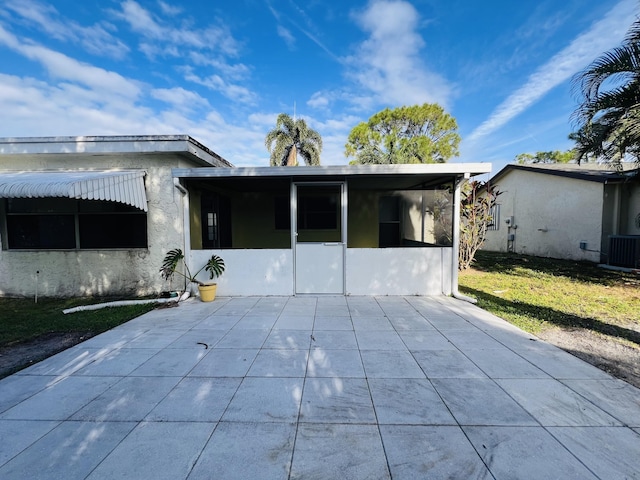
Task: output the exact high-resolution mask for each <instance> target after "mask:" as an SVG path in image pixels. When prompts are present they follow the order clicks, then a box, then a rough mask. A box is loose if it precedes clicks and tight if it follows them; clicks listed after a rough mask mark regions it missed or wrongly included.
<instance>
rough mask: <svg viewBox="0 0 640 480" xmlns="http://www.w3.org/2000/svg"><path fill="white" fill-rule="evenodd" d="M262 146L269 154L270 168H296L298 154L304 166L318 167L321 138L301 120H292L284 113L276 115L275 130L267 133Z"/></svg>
mask: <svg viewBox="0 0 640 480" xmlns="http://www.w3.org/2000/svg"><path fill="white" fill-rule="evenodd" d="M274 142H275V145H274ZM264 144H265V146H266V147H267V150H269V153H270V154H271V166H272V167H277V166H297V165H298V153H300V155H302V158H304V163H305V164H306V165H320V152H322V137H320V134H319V133H318V132H316V131H315V130H312V129H311V128H309V127H308V126H307V123H306V122H305V121H304V120H303V119H301V118H299V119H298V120H294V119H292V118H291V117H290V116H289V115H287V114H286V113H281V114H280V115H278V120H277V121H276V128H274V129H273V130H271V131H270V132H269V133H267V137H266V138H265V140H264Z"/></svg>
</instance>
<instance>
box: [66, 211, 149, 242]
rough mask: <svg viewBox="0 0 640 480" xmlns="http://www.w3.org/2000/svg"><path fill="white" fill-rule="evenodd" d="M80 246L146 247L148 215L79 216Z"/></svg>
mask: <svg viewBox="0 0 640 480" xmlns="http://www.w3.org/2000/svg"><path fill="white" fill-rule="evenodd" d="M79 228H80V248H145V247H146V246H147V216H146V215H144V214H139V215H137V214H136V215H118V214H104V215H89V214H84V215H80V216H79Z"/></svg>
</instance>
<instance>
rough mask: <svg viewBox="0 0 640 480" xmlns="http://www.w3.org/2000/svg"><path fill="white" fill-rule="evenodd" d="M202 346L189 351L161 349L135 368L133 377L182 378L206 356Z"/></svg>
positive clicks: (132, 373) (196, 346) (195, 346)
mask: <svg viewBox="0 0 640 480" xmlns="http://www.w3.org/2000/svg"><path fill="white" fill-rule="evenodd" d="M207 353H208V352H207V350H206V349H205V348H204V347H203V346H202V345H194V346H193V347H191V348H189V349H183V348H171V349H163V350H161V351H160V352H158V353H157V354H155V355H154V356H153V357H151V358H150V359H149V360H147V361H146V362H145V363H143V364H142V365H140V366H139V367H138V368H136V369H135V370H134V371H133V372H131V375H132V376H134V377H145V376H148V377H164V376H167V377H183V376H185V375H186V374H187V373H189V371H190V370H191V369H192V368H193V367H194V366H195V365H196V364H197V363H198V362H199V361H200V360H202V359H203V358H204V356H205V355H206V354H207Z"/></svg>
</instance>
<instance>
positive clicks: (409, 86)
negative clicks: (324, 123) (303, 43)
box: [347, 0, 452, 107]
mask: <svg viewBox="0 0 640 480" xmlns="http://www.w3.org/2000/svg"><path fill="white" fill-rule="evenodd" d="M354 19H355V21H356V23H357V24H358V25H359V26H360V27H361V28H362V29H363V30H364V31H365V32H366V33H368V35H369V38H368V39H367V40H366V41H364V42H363V43H362V44H361V45H360V46H359V47H358V48H357V51H356V53H355V54H354V55H352V56H350V57H349V58H347V64H348V66H349V68H350V70H349V76H350V77H351V78H352V79H354V80H355V81H356V83H358V84H359V85H360V86H362V87H364V88H366V89H367V90H368V91H370V92H372V93H373V95H375V97H376V100H377V101H378V103H382V104H387V105H394V106H396V105H398V106H399V105H411V104H420V103H424V102H435V103H439V104H441V105H443V106H445V107H446V106H447V104H448V102H449V99H450V97H451V94H452V91H451V88H450V86H449V85H448V84H447V82H446V80H445V79H444V78H443V77H441V76H440V75H438V74H436V73H434V72H431V71H430V70H429V69H428V68H427V66H426V64H425V61H424V59H423V57H422V56H421V50H422V48H423V47H424V40H423V39H422V37H421V36H420V35H419V33H418V32H417V29H418V24H419V22H420V17H419V14H418V12H417V10H416V9H415V7H413V5H411V4H410V3H409V2H406V1H402V0H374V1H372V2H371V3H369V5H368V6H367V8H366V9H365V10H364V11H361V12H359V13H357V14H354Z"/></svg>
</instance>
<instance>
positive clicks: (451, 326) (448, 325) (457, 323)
mask: <svg viewBox="0 0 640 480" xmlns="http://www.w3.org/2000/svg"><path fill="white" fill-rule="evenodd" d="M423 315H424V316H425V317H426V319H427V320H428V321H429V323H430V324H431V325H433V326H434V327H435V328H436V329H438V330H439V331H441V332H447V331H451V330H471V331H476V330H478V328H477V327H476V326H475V325H474V324H473V323H470V322H468V321H466V320H465V319H464V318H461V317H458V316H457V315H455V314H452V313H451V312H448V313H447V314H445V315H438V316H435V315H429V314H428V313H426V314H425V313H423Z"/></svg>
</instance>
